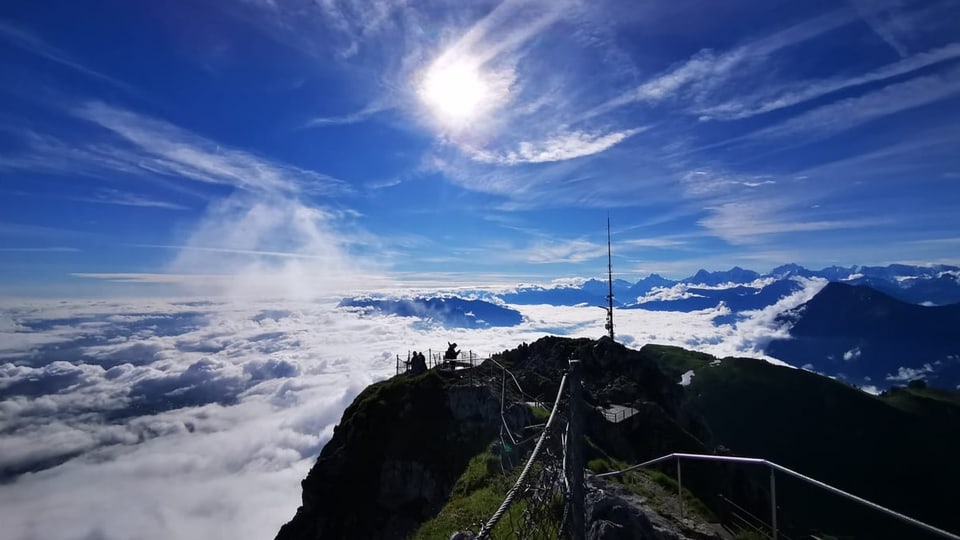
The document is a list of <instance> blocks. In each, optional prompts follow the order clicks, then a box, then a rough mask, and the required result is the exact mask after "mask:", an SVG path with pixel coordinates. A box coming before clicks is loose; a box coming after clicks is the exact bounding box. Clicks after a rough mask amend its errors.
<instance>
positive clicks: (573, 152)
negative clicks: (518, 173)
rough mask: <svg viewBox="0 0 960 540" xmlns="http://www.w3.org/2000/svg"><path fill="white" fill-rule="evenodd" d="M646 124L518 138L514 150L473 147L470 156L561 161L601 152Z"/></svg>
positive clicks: (515, 161) (491, 159)
mask: <svg viewBox="0 0 960 540" xmlns="http://www.w3.org/2000/svg"><path fill="white" fill-rule="evenodd" d="M645 129H646V128H636V129H628V130H624V131H613V132H609V133H586V132H583V131H570V132H566V133H560V134H558V135H555V136H553V137H551V138H548V139H546V140H542V141H533V142H531V141H521V142H520V143H519V144H518V145H517V146H518V147H517V149H516V150H511V151H508V152H506V153H503V154H498V153H495V152H490V151H484V150H477V151H475V152H474V153H473V157H474V159H476V160H478V161H482V162H485V163H497V164H501V165H518V164H522V163H549V162H551V161H565V160H568V159H575V158H579V157H584V156H590V155H593V154H599V153H600V152H604V151H606V150H608V149H610V148H612V147H614V146H616V145H618V144H620V143H621V142H623V141H624V140H626V139H628V138H630V137H632V136H634V135H636V134H637V133H640V132H642V131H645Z"/></svg>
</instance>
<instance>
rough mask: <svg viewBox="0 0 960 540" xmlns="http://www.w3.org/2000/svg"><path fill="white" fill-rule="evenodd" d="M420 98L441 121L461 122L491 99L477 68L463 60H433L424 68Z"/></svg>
mask: <svg viewBox="0 0 960 540" xmlns="http://www.w3.org/2000/svg"><path fill="white" fill-rule="evenodd" d="M419 94H420V99H422V100H423V102H424V103H425V104H426V105H427V107H429V108H430V111H431V112H432V113H433V114H434V115H436V116H437V117H438V118H439V119H440V120H441V121H442V122H444V123H446V124H451V125H461V124H463V123H464V122H466V121H468V120H471V119H473V118H475V117H476V116H477V115H478V114H479V113H480V112H481V110H482V109H483V108H484V105H485V104H486V102H487V101H488V100H489V98H490V86H489V85H488V84H487V82H486V81H485V80H484V78H483V75H482V74H481V72H480V70H479V67H478V66H476V65H473V64H472V63H469V62H465V61H457V62H440V61H438V62H436V63H434V64H433V65H432V66H430V68H429V69H428V70H427V72H426V75H425V76H424V78H423V81H422V83H421V85H420V89H419Z"/></svg>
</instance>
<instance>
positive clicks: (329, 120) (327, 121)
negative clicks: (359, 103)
mask: <svg viewBox="0 0 960 540" xmlns="http://www.w3.org/2000/svg"><path fill="white" fill-rule="evenodd" d="M389 108H390V107H388V106H387V105H384V104H380V103H375V104H371V105H369V106H367V107H364V108H363V109H360V110H359V111H357V112H354V113H350V114H345V115H342V116H326V117H317V118H313V119H311V120H310V121H309V122H307V127H325V126H346V125H350V124H359V123H361V122H366V121H367V120H369V119H370V118H372V117H373V116H375V115H376V114H379V113H381V112H384V111H387V110H389Z"/></svg>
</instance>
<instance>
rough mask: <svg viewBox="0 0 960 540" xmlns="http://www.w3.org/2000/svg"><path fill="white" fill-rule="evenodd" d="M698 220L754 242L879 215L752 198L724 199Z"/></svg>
mask: <svg viewBox="0 0 960 540" xmlns="http://www.w3.org/2000/svg"><path fill="white" fill-rule="evenodd" d="M707 211H708V215H707V216H706V217H704V218H702V219H700V220H699V221H698V223H699V224H700V225H701V226H702V227H704V228H706V229H707V230H708V231H710V233H711V234H713V235H715V236H717V237H719V238H722V239H724V240H726V241H727V242H729V243H731V244H735V245H746V244H757V243H762V242H765V241H768V240H769V239H770V237H771V236H773V235H780V234H787V233H800V232H804V233H809V232H817V231H835V230H843V229H860V228H865V227H875V226H877V225H880V224H883V223H884V222H885V221H884V220H883V219H879V218H860V217H833V216H830V215H826V214H823V213H820V214H818V213H816V212H811V211H810V210H809V209H808V208H802V207H800V206H798V205H797V204H795V203H794V202H793V201H788V200H775V199H767V200H763V199H754V200H738V201H732V202H724V203H721V204H717V205H715V206H710V207H708V208H707Z"/></svg>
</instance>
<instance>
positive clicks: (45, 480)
mask: <svg viewBox="0 0 960 540" xmlns="http://www.w3.org/2000/svg"><path fill="white" fill-rule="evenodd" d="M803 283H804V288H803V289H802V290H800V291H799V292H797V293H795V294H793V295H791V296H789V297H786V298H784V299H783V300H781V301H780V302H778V303H777V304H776V305H773V306H770V307H769V308H766V309H763V310H759V311H753V312H744V313H740V314H731V313H730V310H729V309H727V308H726V307H724V306H723V305H720V306H718V307H716V308H713V309H706V310H701V311H694V312H689V313H682V312H665V311H660V312H654V311H645V310H640V309H637V310H622V311H618V312H617V313H616V325H617V326H616V329H617V337H618V341H620V342H622V343H624V344H625V345H627V346H628V347H634V348H639V347H641V346H643V345H644V344H646V343H661V344H672V345H680V346H684V347H687V348H691V349H696V350H700V351H705V352H708V353H712V354H715V355H718V356H727V355H750V356H755V357H763V354H762V352H761V351H762V349H763V346H764V345H765V344H766V342H767V341H769V340H770V339H771V338H773V337H775V336H783V335H786V329H785V328H782V327H781V326H780V325H781V323H779V322H778V321H777V320H776V315H777V314H778V313H780V312H782V311H783V310H785V309H790V308H792V307H795V306H797V305H799V304H801V303H802V302H804V301H806V300H808V299H809V298H811V297H812V296H813V295H814V294H815V293H816V292H817V291H818V290H819V289H820V288H821V287H822V286H823V284H824V282H822V281H818V280H807V281H804V282H803ZM421 293H422V292H421ZM339 300H340V298H332V297H328V298H320V299H314V300H309V301H306V300H276V301H262V300H261V301H252V300H244V301H240V300H224V299H222V298H208V299H198V298H190V299H187V300H179V301H178V300H157V299H150V300H123V301H104V300H77V301H17V302H7V303H6V304H5V305H3V306H0V523H3V537H4V538H10V539H12V540H27V539H43V540H58V539H64V540H67V539H70V540H80V539H83V540H107V539H110V540H113V539H124V540H127V539H144V540H150V539H169V538H210V539H216V538H224V539H227V538H230V539H235V538H272V537H273V536H274V535H275V533H276V531H277V530H278V529H279V527H280V526H281V525H282V524H283V523H284V522H286V521H287V520H289V519H290V518H291V517H292V516H293V514H294V512H295V510H296V508H297V506H298V505H299V502H300V486H299V482H300V480H301V479H302V478H303V477H304V476H305V475H306V473H307V471H308V470H309V468H310V466H311V465H312V463H313V461H314V460H315V459H316V456H317V455H318V454H319V452H320V450H321V448H322V447H323V445H324V444H325V443H326V442H327V440H329V438H330V436H331V434H332V430H333V426H334V425H335V424H336V423H337V422H338V421H339V418H340V415H341V414H342V412H343V410H344V409H345V408H346V406H347V405H349V403H350V402H351V400H353V398H354V397H355V396H356V395H357V394H358V393H359V392H360V391H362V390H363V388H365V387H366V386H367V385H368V384H370V383H371V382H374V381H377V380H381V379H384V378H386V377H390V376H392V375H394V372H395V369H396V356H397V355H398V354H399V355H401V356H403V357H405V356H406V354H407V352H408V351H411V350H423V351H426V350H428V349H432V350H434V351H438V350H443V349H445V348H446V345H447V342H456V343H458V344H459V345H460V349H461V350H463V351H474V352H475V353H477V354H480V355H482V356H486V355H489V354H491V353H495V352H499V351H502V350H506V349H512V348H514V347H516V346H517V345H519V344H520V343H522V342H528V343H529V342H532V341H534V340H536V339H538V338H540V337H543V336H545V335H562V336H572V337H590V338H597V337H600V336H601V335H603V333H604V330H603V317H604V312H603V311H602V310H600V309H598V308H596V307H589V306H588V307H563V306H545V305H523V306H520V305H513V306H508V307H510V308H513V309H516V310H517V311H519V312H520V313H521V314H522V317H523V318H522V322H520V323H519V324H517V325H514V326H506V327H495V328H446V327H444V326H443V325H442V324H439V323H437V322H436V321H429V320H423V319H420V318H417V317H398V316H394V315H383V314H380V313H377V312H375V311H371V310H369V309H358V308H349V307H337V304H338V302H339ZM771 360H773V359H771ZM774 361H775V360H774ZM679 382H680V381H678V383H679Z"/></svg>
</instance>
